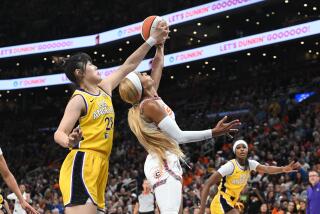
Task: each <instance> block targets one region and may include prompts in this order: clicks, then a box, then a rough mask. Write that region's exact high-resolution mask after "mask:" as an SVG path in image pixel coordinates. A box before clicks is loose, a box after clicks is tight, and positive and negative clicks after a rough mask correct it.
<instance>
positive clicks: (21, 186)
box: [19, 184, 26, 193]
mask: <svg viewBox="0 0 320 214" xmlns="http://www.w3.org/2000/svg"><path fill="white" fill-rule="evenodd" d="M19 187H20V191H21V192H22V193H23V192H25V191H26V186H25V185H23V184H21V185H20V186H19Z"/></svg>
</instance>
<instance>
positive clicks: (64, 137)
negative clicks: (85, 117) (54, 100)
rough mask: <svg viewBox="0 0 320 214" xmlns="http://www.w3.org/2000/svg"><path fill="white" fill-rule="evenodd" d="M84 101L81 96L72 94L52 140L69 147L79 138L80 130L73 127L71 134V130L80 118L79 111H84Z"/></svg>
mask: <svg viewBox="0 0 320 214" xmlns="http://www.w3.org/2000/svg"><path fill="white" fill-rule="evenodd" d="M85 108H86V107H85V101H84V100H83V98H82V96H80V95H77V96H74V97H73V98H72V99H71V100H70V101H69V103H68V105H67V107H66V109H65V112H64V115H63V118H62V120H61V122H60V125H59V127H58V129H57V131H56V132H55V133H54V140H55V141H56V143H58V144H60V145H61V146H62V147H64V148H68V147H71V146H73V145H75V144H77V143H78V142H79V140H80V139H81V137H82V135H81V131H80V130H79V129H75V130H74V131H73V132H72V133H71V134H70V132H71V130H72V129H73V127H74V125H75V124H76V122H77V120H78V119H79V118H80V116H81V113H82V112H85Z"/></svg>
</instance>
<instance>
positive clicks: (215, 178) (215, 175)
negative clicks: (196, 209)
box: [200, 172, 222, 214]
mask: <svg viewBox="0 0 320 214" xmlns="http://www.w3.org/2000/svg"><path fill="white" fill-rule="evenodd" d="M221 178H222V175H221V174H220V173H219V172H215V173H213V175H211V176H210V178H208V180H207V181H206V182H205V184H204V186H203V188H202V191H201V204H200V214H203V213H204V211H205V209H206V203H207V199H208V195H209V190H210V188H211V187H212V186H213V185H215V184H217V183H218V182H219V181H220V180H221Z"/></svg>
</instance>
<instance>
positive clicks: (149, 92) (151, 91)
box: [143, 87, 158, 98]
mask: <svg viewBox="0 0 320 214" xmlns="http://www.w3.org/2000/svg"><path fill="white" fill-rule="evenodd" d="M157 96H158V93H157V91H156V89H155V88H154V87H152V88H150V89H144V96H143V98H152V97H157Z"/></svg>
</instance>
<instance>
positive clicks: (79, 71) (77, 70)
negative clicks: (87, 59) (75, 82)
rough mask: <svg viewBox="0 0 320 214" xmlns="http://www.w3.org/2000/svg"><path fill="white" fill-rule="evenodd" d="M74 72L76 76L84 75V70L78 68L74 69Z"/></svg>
mask: <svg viewBox="0 0 320 214" xmlns="http://www.w3.org/2000/svg"><path fill="white" fill-rule="evenodd" d="M74 74H75V76H76V77H81V78H83V76H84V72H82V71H81V69H78V68H77V69H76V70H74Z"/></svg>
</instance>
